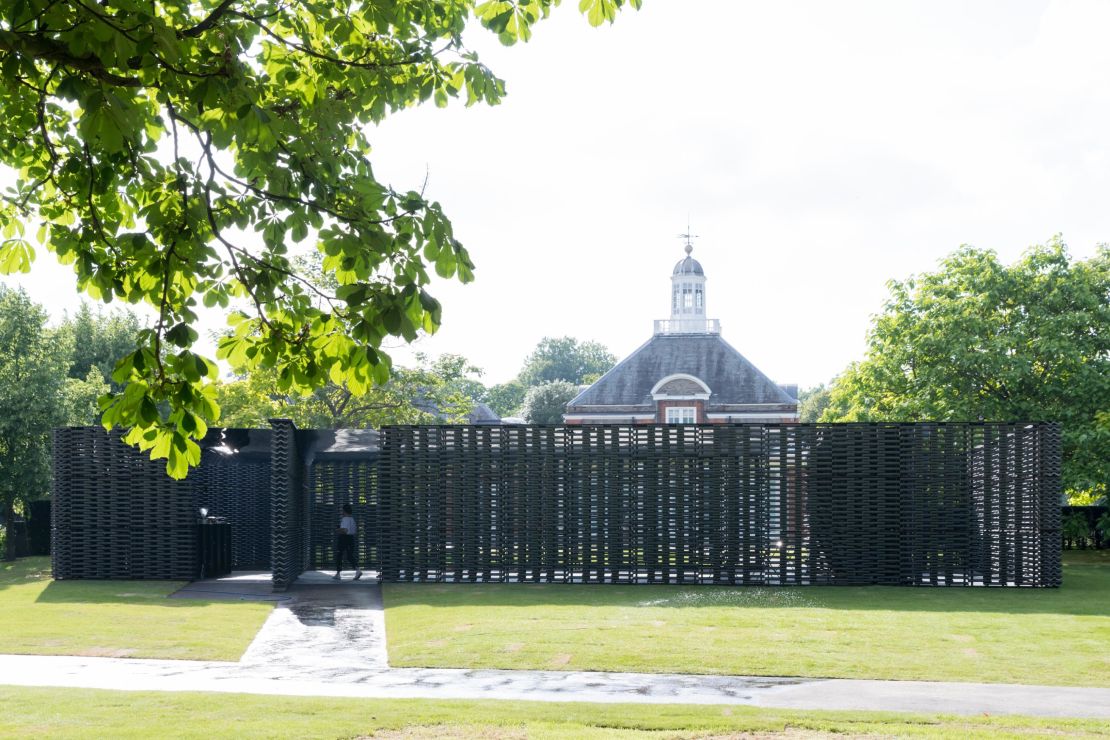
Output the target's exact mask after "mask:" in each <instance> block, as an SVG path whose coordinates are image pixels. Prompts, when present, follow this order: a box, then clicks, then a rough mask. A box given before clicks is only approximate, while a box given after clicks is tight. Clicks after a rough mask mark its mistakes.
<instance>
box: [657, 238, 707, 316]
mask: <svg viewBox="0 0 1110 740" xmlns="http://www.w3.org/2000/svg"><path fill="white" fill-rule="evenodd" d="M693 251H694V246H693V245H692V244H691V243H690V242H689V240H687V242H686V256H685V257H683V258H682V259H681V260H679V261H678V264H676V265H675V266H674V270H673V271H672V272H671V318H670V320H669V321H657V322H655V333H656V334H717V333H719V332H720V327H719V325H718V324H717V322H716V321H712V322H711V321H708V320H707V319H706V318H705V271H704V270H703V269H702V267H701V263H700V262H698V261H697V260H696V259H694V258H693V257H691V256H690V253H691V252H693Z"/></svg>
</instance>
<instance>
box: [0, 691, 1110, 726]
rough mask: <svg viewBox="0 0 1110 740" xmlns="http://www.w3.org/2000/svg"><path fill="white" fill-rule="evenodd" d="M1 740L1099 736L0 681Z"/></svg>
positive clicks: (1014, 722) (836, 715)
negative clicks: (64, 686)
mask: <svg viewBox="0 0 1110 740" xmlns="http://www.w3.org/2000/svg"><path fill="white" fill-rule="evenodd" d="M0 705H2V706H4V707H6V708H7V709H8V711H5V712H3V713H0V736H3V737H31V736H35V737H87V738H102V737H112V738H129V737H135V738H149V737H165V736H173V737H182V738H186V737H197V738H211V737H231V736H234V737H267V738H282V737H291V738H317V737H319V738H335V737H367V736H372V737H387V738H397V737H404V738H424V737H434V738H525V737H526V738H534V739H542V738H567V737H572V738H725V737H728V738H734V739H735V738H738V737H741V735H740V733H758V737H773V736H779V735H782V736H784V737H788V738H792V739H796V738H809V737H816V736H825V734H826V733H838V734H843V735H847V736H851V737H884V738H889V737H961V738H977V737H982V738H1004V737H1015V738H1016V737H1029V736H1037V735H1051V736H1052V737H1103V738H1105V737H1110V728H1108V726H1107V724H1106V723H1105V722H1100V721H1097V720H1059V719H1029V718H1020V717H953V716H942V715H925V714H912V715H911V714H894V713H887V712H884V713H880V712H800V711H792V710H778V709H757V708H754V707H723V706H685V705H658V704H656V705H651V704H578V703H575V704H570V703H567V704H548V703H541V702H507V701H482V702H478V701H428V700H417V699H392V700H382V699H332V698H315V697H288V696H274V697H269V696H250V695H238V694H205V693H154V692H134V693H132V692H118V691H100V690H93V689H53V688H51V689H40V688H17V687H8V686H0Z"/></svg>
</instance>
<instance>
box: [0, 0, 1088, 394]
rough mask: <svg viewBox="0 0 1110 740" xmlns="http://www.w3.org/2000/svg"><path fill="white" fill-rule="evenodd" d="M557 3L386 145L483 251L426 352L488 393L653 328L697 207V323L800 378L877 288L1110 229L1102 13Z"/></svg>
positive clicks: (688, 0) (1068, 7)
mask: <svg viewBox="0 0 1110 740" xmlns="http://www.w3.org/2000/svg"><path fill="white" fill-rule="evenodd" d="M564 6H565V7H562V8H560V9H559V10H557V11H556V12H555V13H554V16H553V18H552V19H550V20H548V21H545V22H543V23H541V24H540V25H539V26H537V28H536V33H535V37H534V38H533V40H532V41H531V42H530V43H528V44H525V45H518V46H515V47H512V48H502V47H500V46H499V45H498V44H497V42H496V39H494V38H493V37H492V36H489V35H488V34H485V33H484V32H482V31H481V30H480V29H475V30H474V31H473V32H472V33H471V34H470V37H469V41H470V43H471V44H472V45H473V46H474V48H476V49H478V50H479V51H480V53H481V56H482V59H483V61H484V62H485V63H487V64H488V65H489V66H491V67H492V68H493V69H494V71H496V72H497V73H499V74H500V75H501V76H502V77H503V78H505V79H506V81H507V85H508V96H507V97H506V100H505V102H504V103H503V104H502V105H500V106H498V107H496V108H481V107H475V108H471V109H464V108H463V107H462V106H461V105H454V106H452V107H450V108H448V109H446V110H439V109H435V108H434V107H424V108H419V109H414V110H412V111H408V112H405V113H403V114H400V115H397V116H395V117H394V118H392V119H390V120H389V121H388V122H387V123H386V124H385V125H383V126H382V127H381V128H380V129H379V130H378V131H377V132H375V133H374V137H373V138H374V142H375V147H376V151H375V158H376V168H377V170H376V171H377V174H378V176H379V177H380V178H382V179H385V180H387V181H390V182H392V183H393V184H394V185H395V186H397V187H399V188H406V189H407V188H415V187H419V185H420V183H421V182H422V181H423V178H424V175H425V172H426V171H427V172H428V173H429V175H430V179H429V184H428V191H427V193H428V195H430V196H431V197H433V198H434V199H436V200H439V201H440V202H442V203H443V204H444V206H445V208H446V210H447V213H448V215H449V216H450V217H451V218H452V219H453V221H454V223H455V228H456V235H457V236H458V237H459V238H460V239H461V240H462V241H463V243H464V244H465V245H466V246H467V247H468V248H469V250H470V252H471V255H472V257H473V258H474V261H475V262H476V263H477V270H476V276H477V280H476V281H475V282H474V283H472V284H470V285H468V286H460V285H458V284H454V283H450V282H447V281H438V282H437V284H436V286H435V287H434V289H433V291H432V292H433V294H435V295H436V296H437V297H438V298H439V299H440V300H441V301H442V302H443V303H444V326H443V328H442V329H441V331H440V332H439V333H438V334H437V335H436V336H434V337H431V338H428V339H425V340H423V341H422V342H420V344H419V345H418V347H417V349H419V350H420V351H424V352H427V353H430V354H432V355H436V354H439V353H443V352H455V353H459V354H463V355H465V356H467V357H468V358H469V359H470V360H471V361H473V362H474V363H475V364H477V365H478V366H479V367H482V368H484V369H485V371H486V373H485V376H484V377H483V380H484V381H485V382H487V383H493V382H501V381H504V380H507V379H509V378H511V377H512V376H513V375H515V373H516V372H517V370H518V369H519V368H520V365H521V362H522V360H523V358H524V356H525V355H526V354H527V353H528V352H529V351H530V350H531V349H532V348H533V347H534V346H535V344H536V342H538V341H539V340H540V339H541V338H542V337H544V336H562V335H570V336H574V337H578V338H580V339H593V340H597V341H600V342H602V343H603V344H605V345H607V346H608V347H609V348H610V349H611V350H612V351H613V352H614V353H615V354H617V355H618V356H621V357H623V356H625V355H627V354H628V353H629V352H631V351H632V350H633V349H635V348H636V347H637V346H639V345H640V344H642V343H643V342H644V341H645V340H646V339H648V338H649V337H650V334H651V330H652V323H651V322H652V320H653V319H657V318H666V317H667V316H668V314H669V303H668V301H669V295H670V293H669V290H670V282H669V277H670V272H671V268H672V267H673V265H674V263H675V262H676V261H677V260H678V259H679V258H680V257H682V245H681V242H680V240H679V239H677V238H676V235H677V234H679V233H681V232H683V231H685V230H686V221H687V215H689V218H690V221H691V223H692V227H693V231H694V232H695V233H696V234H698V235H700V238H699V239H698V240H697V241H696V243H695V250H694V256H695V257H696V258H697V259H698V260H699V261H701V263H702V264H703V266H704V267H705V271H706V276H707V278H708V286H707V305H708V314H709V315H710V316H711V317H713V318H719V319H720V320H721V323H722V333H723V335H724V337H725V339H727V340H728V341H729V342H730V343H731V344H732V345H733V346H735V347H736V348H737V349H738V350H740V352H741V353H743V354H744V355H746V356H747V357H748V358H749V359H750V360H752V361H753V362H754V363H755V364H756V365H757V366H758V367H760V368H761V369H762V370H763V371H764V372H766V373H767V374H768V375H769V376H771V377H772V378H773V379H775V380H777V381H779V382H797V383H800V384H802V385H803V386H809V385H814V384H816V383H819V382H822V381H826V380H828V379H829V378H831V377H832V376H833V375H835V374H836V373H837V372H839V371H840V370H841V369H842V368H843V367H844V366H845V365H846V364H847V363H848V362H850V361H851V360H853V359H858V358H859V357H861V356H862V353H863V349H864V336H865V333H866V331H867V328H868V326H869V317H870V316H871V315H872V314H874V313H876V312H877V311H879V310H880V309H881V306H882V303H883V300H884V298H885V296H886V294H887V290H886V287H885V283H886V281H887V280H889V279H891V278H899V279H901V278H905V277H907V276H908V275H909V274H911V273H914V272H921V271H926V270H932V269H934V268H935V267H936V265H937V262H938V260H939V259H941V258H942V257H944V256H945V255H947V254H948V253H950V252H951V251H953V250H954V249H956V248H957V247H958V246H959V245H960V244H962V243H969V244H973V245H975V246H978V247H984V248H987V247H989V248H993V249H995V250H997V251H998V252H999V253H1000V254H1001V256H1002V257H1003V258H1004V259H1005V260H1007V261H1010V260H1012V259H1014V258H1016V257H1017V256H1018V255H1019V254H1020V252H1021V251H1022V250H1023V249H1024V248H1025V247H1026V246H1028V245H1030V244H1033V243H1041V242H1044V241H1046V240H1047V239H1049V238H1050V237H1051V236H1052V235H1053V234H1055V233H1062V234H1063V236H1064V239H1065V240H1066V241H1067V242H1068V243H1069V245H1070V247H1071V249H1072V253H1073V254H1074V255H1076V256H1078V257H1086V256H1089V255H1090V254H1092V253H1093V250H1094V246H1095V244H1096V243H1098V242H1102V241H1107V240H1110V223H1108V219H1110V209H1108V205H1110V156H1108V151H1110V126H1108V125H1107V122H1108V121H1110V84H1108V83H1110V79H1108V78H1110V43H1107V38H1108V34H1110V3H1106V2H1101V1H1098V0H1092V1H1089V2H1082V1H1079V0H1077V1H1075V2H1034V1H1032V0H1029V1H1027V2H1018V1H1016V0H1004V1H1000V2H985V1H983V0H978V1H977V2H940V1H938V0H927V1H923V2H897V3H891V2H886V1H881V0H879V1H876V2H846V1H844V0H842V1H840V2H836V3H828V2H827V1H826V2H822V1H820V0H815V1H813V2H801V1H795V2H777V1H776V2H771V1H770V0H765V2H762V3H750V2H741V1H740V0H646V2H645V7H644V9H643V10H641V11H639V12H627V13H624V14H622V15H621V17H620V18H618V21H617V23H616V25H614V26H612V27H604V28H600V29H592V28H590V27H589V26H588V24H587V23H586V22H585V20H584V19H583V18H582V17H581V16H579V15H578V13H577V11H576V6H577V3H575V2H572V1H568V2H566V3H564ZM49 262H50V258H49V256H48V255H45V256H43V255H40V260H39V263H38V264H36V267H35V269H34V270H33V272H32V274H31V275H30V276H22V277H21V279H20V280H18V281H17V280H14V279H8V280H7V282H9V283H12V282H21V283H22V284H24V285H25V286H26V287H27V289H28V291H29V292H30V293H31V295H32V297H33V298H34V299H35V300H38V301H39V302H42V303H46V304H48V305H49V306H50V307H51V309H52V311H53V312H54V313H55V315H59V314H60V313H61V311H62V310H64V309H67V308H68V309H72V307H73V306H75V305H76V303H77V302H78V297H77V295H76V294H75V293H74V294H73V295H72V296H70V294H69V290H70V289H69V286H71V285H72V282H73V281H72V279H71V278H70V277H69V276H68V274H67V273H66V272H64V271H61V270H60V269H59V268H57V267H55V266H54V265H52V264H49ZM404 354H405V353H403V352H397V353H395V356H396V357H397V358H398V360H399V361H404Z"/></svg>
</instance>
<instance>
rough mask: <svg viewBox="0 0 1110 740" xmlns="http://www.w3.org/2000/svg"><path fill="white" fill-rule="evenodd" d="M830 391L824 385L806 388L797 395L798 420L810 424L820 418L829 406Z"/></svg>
mask: <svg viewBox="0 0 1110 740" xmlns="http://www.w3.org/2000/svg"><path fill="white" fill-rule="evenodd" d="M829 393H830V389H829V388H828V387H827V386H826V385H825V384H824V383H821V384H820V385H816V386H814V387H812V388H806V389H805V390H804V391H802V392H801V393H799V394H798V420H799V421H800V422H802V423H803V424H812V423H813V422H815V421H817V420H818V419H820V418H821V414H823V413H824V412H825V409H826V408H827V407H828V405H829Z"/></svg>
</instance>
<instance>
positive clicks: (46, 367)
mask: <svg viewBox="0 0 1110 740" xmlns="http://www.w3.org/2000/svg"><path fill="white" fill-rule="evenodd" d="M67 350H68V347H67V346H66V345H65V342H64V340H63V339H62V338H60V337H59V336H58V335H57V334H56V333H55V332H52V331H50V330H48V329H47V327H46V312H45V311H44V310H43V309H42V307H41V306H38V305H36V304H35V303H33V302H32V301H31V300H30V299H29V298H28V297H27V295H26V294H25V293H24V292H22V291H16V290H11V289H9V288H6V287H4V286H0V513H2V515H3V519H4V522H5V524H7V523H9V522H11V521H12V519H13V517H14V515H15V508H16V505H17V504H20V505H21V504H22V503H25V502H27V501H32V500H34V499H36V498H39V497H41V496H43V495H45V494H46V492H47V490H48V489H49V488H50V431H51V430H52V429H53V428H54V427H56V426H58V425H59V424H63V423H65V421H66V414H67V410H66V409H65V407H64V405H63V404H62V403H59V399H60V398H61V397H62V395H63V389H64V387H65V382H66V370H67V368H68V366H69V359H68V356H67V355H68V352H67ZM5 543H6V544H5V552H4V558H5V559H8V560H10V559H12V558H13V557H15V540H14V538H12V537H7V538H6V540H5Z"/></svg>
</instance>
